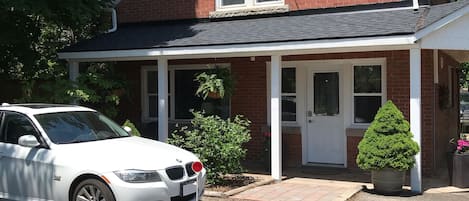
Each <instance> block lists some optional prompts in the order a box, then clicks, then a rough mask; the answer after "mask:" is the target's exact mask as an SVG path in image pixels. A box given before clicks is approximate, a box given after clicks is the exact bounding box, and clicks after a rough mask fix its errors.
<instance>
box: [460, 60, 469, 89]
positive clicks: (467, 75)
mask: <svg viewBox="0 0 469 201" xmlns="http://www.w3.org/2000/svg"><path fill="white" fill-rule="evenodd" d="M460 69H461V74H460V79H459V86H460V87H461V88H466V89H467V88H469V62H465V63H462V64H461V67H460Z"/></svg>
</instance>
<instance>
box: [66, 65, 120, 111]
mask: <svg viewBox="0 0 469 201" xmlns="http://www.w3.org/2000/svg"><path fill="white" fill-rule="evenodd" d="M77 82H78V83H77V84H76V86H75V87H74V88H73V89H71V90H68V91H67V94H68V95H69V96H71V97H73V98H75V99H77V100H79V101H80V102H81V103H82V104H83V105H85V106H89V107H92V108H94V109H96V110H98V111H100V112H102V113H104V114H105V115H106V116H108V117H111V118H114V117H116V116H117V113H118V108H117V106H118V105H119V103H120V98H121V96H123V95H124V93H125V91H126V87H127V83H126V81H125V78H123V76H122V75H120V74H118V73H116V72H115V71H114V68H113V66H112V65H111V64H109V63H93V64H91V65H90V66H89V67H88V70H87V71H86V72H85V73H82V74H80V76H79V77H78V80H77Z"/></svg>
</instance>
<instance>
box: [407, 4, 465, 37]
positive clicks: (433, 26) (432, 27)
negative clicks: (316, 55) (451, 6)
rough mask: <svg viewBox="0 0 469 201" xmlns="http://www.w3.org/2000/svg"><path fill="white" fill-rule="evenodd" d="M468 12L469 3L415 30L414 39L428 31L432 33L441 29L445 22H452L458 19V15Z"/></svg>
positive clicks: (427, 33) (426, 33) (425, 34)
mask: <svg viewBox="0 0 469 201" xmlns="http://www.w3.org/2000/svg"><path fill="white" fill-rule="evenodd" d="M468 13H469V5H466V6H465V7H463V8H461V9H459V10H457V11H456V12H453V13H451V14H449V15H448V16H446V17H444V18H442V19H440V20H438V21H436V22H434V23H433V24H431V25H429V26H427V27H425V28H423V29H421V30H419V31H417V33H415V39H417V40H419V39H421V38H423V37H425V36H427V35H429V34H430V33H433V32H434V31H437V30H439V29H441V28H442V27H444V26H446V25H447V24H449V23H451V22H454V21H455V20H457V19H459V18H460V17H462V16H464V15H466V14H468Z"/></svg>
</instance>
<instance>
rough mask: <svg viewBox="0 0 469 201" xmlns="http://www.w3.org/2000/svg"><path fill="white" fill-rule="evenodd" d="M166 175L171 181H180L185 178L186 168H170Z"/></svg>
mask: <svg viewBox="0 0 469 201" xmlns="http://www.w3.org/2000/svg"><path fill="white" fill-rule="evenodd" d="M166 174H167V175H168V177H169V179H171V180H178V179H181V178H182V177H183V176H184V168H183V167H172V168H168V169H166Z"/></svg>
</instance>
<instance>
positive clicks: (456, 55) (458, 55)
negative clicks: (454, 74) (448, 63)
mask: <svg viewBox="0 0 469 201" xmlns="http://www.w3.org/2000/svg"><path fill="white" fill-rule="evenodd" d="M444 52H445V53H447V54H448V55H450V56H451V57H453V59H455V60H456V61H458V62H460V63H462V62H469V50H465V51H463V50H444Z"/></svg>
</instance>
